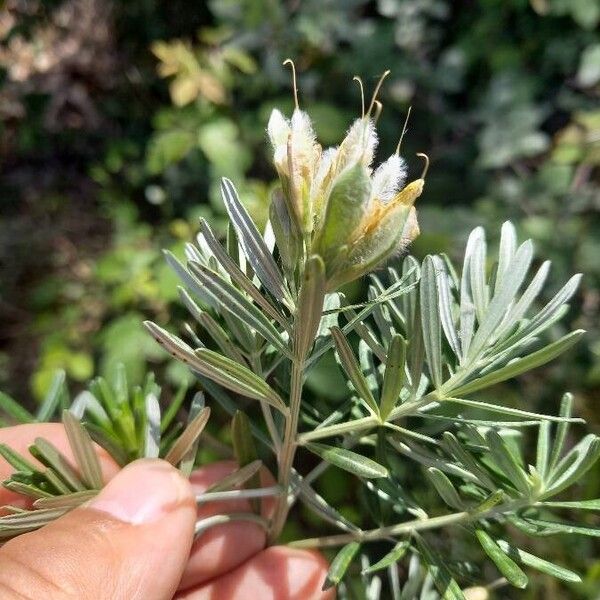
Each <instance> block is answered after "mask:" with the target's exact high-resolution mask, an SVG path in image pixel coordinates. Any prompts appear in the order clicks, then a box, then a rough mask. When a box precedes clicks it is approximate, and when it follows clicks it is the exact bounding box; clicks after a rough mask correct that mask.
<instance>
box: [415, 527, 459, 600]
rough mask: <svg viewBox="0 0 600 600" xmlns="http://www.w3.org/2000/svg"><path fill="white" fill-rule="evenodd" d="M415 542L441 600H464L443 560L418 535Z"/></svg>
mask: <svg viewBox="0 0 600 600" xmlns="http://www.w3.org/2000/svg"><path fill="white" fill-rule="evenodd" d="M415 541H416V543H417V547H418V548H419V553H420V554H421V557H422V559H423V562H425V563H426V564H427V566H428V572H429V574H430V575H431V577H432V579H433V582H434V584H435V587H436V588H437V590H438V592H439V593H440V594H441V596H442V599H443V600H466V599H465V595H464V594H463V592H462V590H461V589H460V586H459V585H458V583H456V581H455V580H454V578H453V577H452V575H451V573H450V571H449V570H448V567H447V566H446V564H445V563H446V561H445V559H443V558H441V557H440V556H438V555H437V554H436V553H435V552H434V551H433V549H432V548H431V547H430V546H429V544H428V543H427V542H426V541H425V539H424V538H423V537H422V536H420V535H418V534H417V535H415Z"/></svg>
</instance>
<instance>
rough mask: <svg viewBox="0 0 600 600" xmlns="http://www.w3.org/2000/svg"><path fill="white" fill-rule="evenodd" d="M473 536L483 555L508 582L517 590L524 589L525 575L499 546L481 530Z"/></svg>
mask: <svg viewBox="0 0 600 600" xmlns="http://www.w3.org/2000/svg"><path fill="white" fill-rule="evenodd" d="M475 534H476V535H477V539H478V540H479V543H480V544H481V547H482V548H483V550H484V551H485V553H486V554H487V555H488V556H489V557H490V558H491V559H492V560H493V561H494V563H495V564H496V566H497V567H498V570H499V571H500V573H502V575H504V577H506V579H507V580H508V582H509V583H510V584H512V585H514V586H515V587H517V588H521V589H523V588H526V587H527V584H528V583H529V580H528V578H527V575H525V573H523V571H522V570H521V569H520V568H519V567H518V566H517V565H516V563H515V562H514V561H513V560H512V559H511V558H509V557H508V555H507V554H505V553H504V552H503V551H502V549H501V548H500V546H498V544H496V542H495V541H494V540H493V539H492V538H491V537H490V536H489V535H488V534H487V533H486V532H485V531H484V530H483V529H477V530H476V531H475Z"/></svg>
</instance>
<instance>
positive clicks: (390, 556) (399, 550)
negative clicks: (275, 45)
mask: <svg viewBox="0 0 600 600" xmlns="http://www.w3.org/2000/svg"><path fill="white" fill-rule="evenodd" d="M409 548H410V542H407V541H401V542H398V543H397V544H396V545H395V546H394V547H393V548H392V550H390V551H389V552H388V553H387V554H386V555H385V556H384V557H383V558H381V559H380V560H378V561H377V562H376V563H374V564H372V565H371V566H369V567H367V568H366V569H364V570H363V572H362V574H363V575H369V574H371V573H375V572H376V571H380V570H381V569H387V567H389V566H391V565H395V564H396V563H397V562H398V561H399V560H402V559H403V558H404V556H405V555H406V553H407V552H408V549H409Z"/></svg>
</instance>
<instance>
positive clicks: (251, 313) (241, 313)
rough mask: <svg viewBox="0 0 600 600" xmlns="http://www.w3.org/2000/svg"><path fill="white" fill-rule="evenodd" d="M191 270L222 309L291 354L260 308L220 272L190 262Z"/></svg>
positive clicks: (287, 353)
mask: <svg viewBox="0 0 600 600" xmlns="http://www.w3.org/2000/svg"><path fill="white" fill-rule="evenodd" d="M190 270H191V271H192V273H193V274H194V275H195V276H196V277H197V279H198V281H200V282H201V283H202V285H203V286H204V288H205V289H207V290H208V291H209V292H210V293H211V294H212V295H213V296H214V297H215V298H217V299H218V301H219V307H220V310H221V311H223V310H226V311H229V312H230V313H231V314H232V315H233V316H234V317H236V318H239V319H241V320H242V321H244V323H246V325H248V326H249V327H252V328H253V329H254V330H256V331H257V332H258V333H259V334H260V335H262V336H263V337H264V338H265V339H266V340H267V341H269V342H271V343H272V344H273V345H274V346H275V347H276V348H277V349H278V350H280V351H281V352H283V353H284V354H285V355H286V356H288V357H290V356H291V354H290V351H289V350H288V348H287V347H286V345H285V344H284V343H283V341H282V339H281V335H280V334H279V332H278V331H277V329H275V327H274V326H273V324H272V323H271V322H270V321H269V320H268V319H267V317H265V315H264V314H263V313H262V312H261V311H260V309H259V308H257V307H256V306H255V305H254V304H252V303H251V302H250V301H249V300H247V298H246V297H245V296H244V295H243V294H242V293H241V292H240V291H239V290H238V289H237V288H235V287H234V286H233V285H231V284H230V283H229V282H227V281H225V280H224V279H222V278H221V277H220V276H219V275H218V273H215V272H214V271H212V270H211V269H209V268H207V267H203V266H202V265H199V264H197V263H190Z"/></svg>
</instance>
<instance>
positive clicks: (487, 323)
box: [467, 240, 533, 361]
mask: <svg viewBox="0 0 600 600" xmlns="http://www.w3.org/2000/svg"><path fill="white" fill-rule="evenodd" d="M532 257H533V244H532V243H531V241H530V240H528V241H526V242H524V243H523V244H521V245H520V246H519V248H518V249H517V251H516V253H515V255H514V258H513V260H512V262H511V264H510V266H509V269H508V272H507V273H506V276H505V277H504V280H503V283H502V287H501V288H500V289H499V290H498V291H497V292H496V293H495V294H494V297H493V298H492V299H491V301H490V303H489V306H486V311H485V315H484V316H482V318H481V320H480V325H479V328H478V329H477V333H476V334H475V336H474V337H473V340H472V342H471V346H470V348H469V354H468V356H467V358H468V359H469V360H472V361H474V360H476V358H477V357H478V356H479V355H480V353H481V352H482V350H483V349H484V348H485V346H486V344H488V343H489V340H490V338H491V336H493V334H494V332H495V330H496V328H497V327H498V325H500V323H501V322H502V319H503V317H504V315H505V313H506V310H507V309H508V308H509V305H510V303H511V302H512V301H513V299H514V297H515V295H516V293H517V292H518V290H519V288H520V287H521V285H522V283H523V281H524V279H525V276H526V275H527V271H528V270H529V265H530V264H531V260H532Z"/></svg>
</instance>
